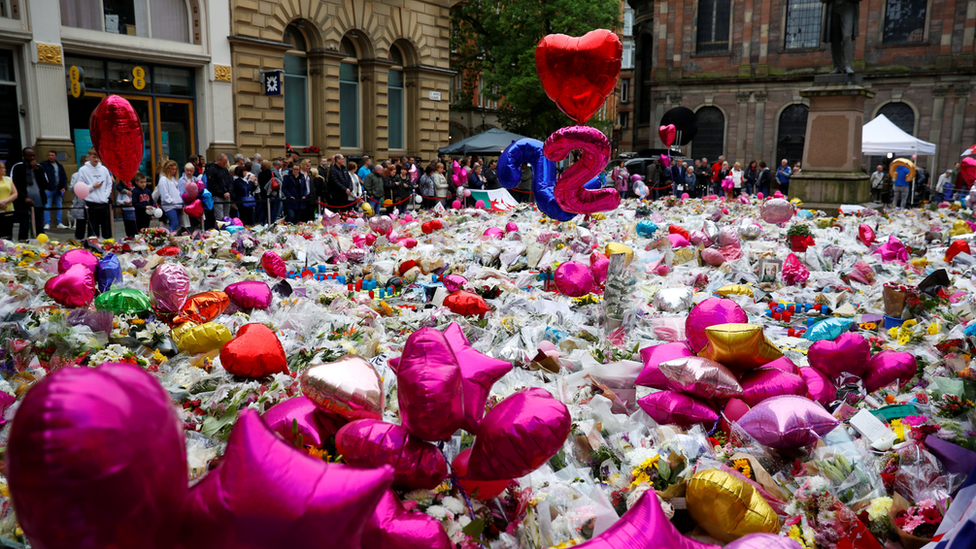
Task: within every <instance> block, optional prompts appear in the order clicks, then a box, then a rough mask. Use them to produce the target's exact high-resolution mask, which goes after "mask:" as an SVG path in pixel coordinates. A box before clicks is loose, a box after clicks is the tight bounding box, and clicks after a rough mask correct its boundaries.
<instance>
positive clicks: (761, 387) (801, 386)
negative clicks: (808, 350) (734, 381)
mask: <svg viewBox="0 0 976 549" xmlns="http://www.w3.org/2000/svg"><path fill="white" fill-rule="evenodd" d="M741 381H742V400H743V401H744V402H745V403H746V404H748V405H749V406H755V405H756V404H759V403H760V402H762V401H764V400H766V399H767V398H772V397H774V396H780V395H796V396H806V395H807V384H806V382H805V381H803V378H802V377H800V375H799V374H791V373H788V372H784V371H782V370H778V369H776V368H768V367H763V368H759V369H758V370H753V371H751V372H749V373H747V374H745V375H744V376H742V380H741Z"/></svg>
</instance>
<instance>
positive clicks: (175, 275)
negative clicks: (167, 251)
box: [149, 263, 190, 313]
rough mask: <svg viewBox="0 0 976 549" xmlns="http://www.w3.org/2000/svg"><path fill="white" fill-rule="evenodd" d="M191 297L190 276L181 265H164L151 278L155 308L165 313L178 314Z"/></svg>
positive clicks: (150, 283) (150, 294) (154, 271)
mask: <svg viewBox="0 0 976 549" xmlns="http://www.w3.org/2000/svg"><path fill="white" fill-rule="evenodd" d="M189 295H190V276H189V275H188V274H186V269H184V268H183V265H180V264H179V263H163V264H162V265H159V266H157V267H156V268H155V269H153V273H152V276H150V277H149V297H150V299H151V300H152V304H153V307H155V308H156V309H157V310H159V311H162V312H164V313H178V312H180V309H181V308H183V304H184V303H186V298H187V297H188V296H189Z"/></svg>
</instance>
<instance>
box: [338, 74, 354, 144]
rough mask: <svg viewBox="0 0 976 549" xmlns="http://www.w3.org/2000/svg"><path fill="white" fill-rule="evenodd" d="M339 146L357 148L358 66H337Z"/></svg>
mask: <svg viewBox="0 0 976 549" xmlns="http://www.w3.org/2000/svg"><path fill="white" fill-rule="evenodd" d="M339 146H341V147H343V148H346V149H356V148H359V66H358V65H353V64H351V63H340V64H339Z"/></svg>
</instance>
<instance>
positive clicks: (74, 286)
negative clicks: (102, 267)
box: [44, 263, 95, 307]
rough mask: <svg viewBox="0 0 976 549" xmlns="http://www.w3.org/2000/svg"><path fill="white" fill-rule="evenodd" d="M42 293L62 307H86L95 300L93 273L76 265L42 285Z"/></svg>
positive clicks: (85, 267) (79, 264) (82, 266)
mask: <svg viewBox="0 0 976 549" xmlns="http://www.w3.org/2000/svg"><path fill="white" fill-rule="evenodd" d="M44 293H46V294H47V295H48V297H50V298H51V299H53V300H54V301H56V302H58V304H59V305H61V306H62V307H87V306H88V304H89V303H91V302H92V299H94V298H95V273H94V272H92V271H90V270H89V269H88V267H87V266H86V265H82V264H81V263H76V264H74V265H72V266H70V267H68V270H67V271H65V272H64V274H59V275H54V276H52V277H51V278H49V279H48V280H47V282H45V283H44Z"/></svg>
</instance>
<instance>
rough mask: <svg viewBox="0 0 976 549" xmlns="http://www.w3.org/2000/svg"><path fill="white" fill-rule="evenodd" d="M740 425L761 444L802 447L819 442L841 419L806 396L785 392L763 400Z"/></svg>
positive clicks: (743, 417)
mask: <svg viewBox="0 0 976 549" xmlns="http://www.w3.org/2000/svg"><path fill="white" fill-rule="evenodd" d="M739 425H740V426H741V427H742V429H743V430H744V431H745V432H747V433H749V435H751V436H752V437H753V438H754V439H756V441H758V442H759V443H760V444H764V445H766V446H769V447H771V448H798V447H801V446H807V445H810V444H813V443H814V442H817V440H819V439H820V437H822V436H824V435H826V434H827V433H829V432H830V431H832V430H833V429H834V427H837V425H838V421H837V419H836V418H835V417H834V416H832V415H830V412H828V411H827V410H824V408H823V406H821V405H820V404H817V403H816V402H814V401H812V400H810V399H808V398H806V397H799V396H792V395H785V396H777V397H773V398H769V399H766V400H764V401H762V402H760V403H759V404H757V405H756V406H754V407H753V408H752V409H751V410H749V411H748V412H746V414H745V415H744V416H742V418H741V419H739Z"/></svg>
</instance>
